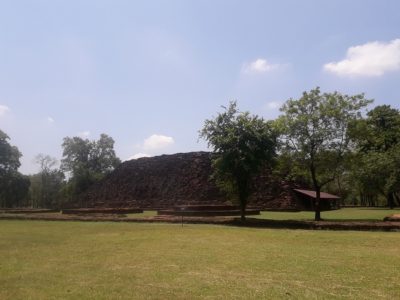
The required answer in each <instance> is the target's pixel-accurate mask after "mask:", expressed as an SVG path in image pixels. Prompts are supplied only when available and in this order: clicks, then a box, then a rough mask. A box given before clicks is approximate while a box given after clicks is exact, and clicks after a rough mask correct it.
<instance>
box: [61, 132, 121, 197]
mask: <svg viewBox="0 0 400 300" xmlns="http://www.w3.org/2000/svg"><path fill="white" fill-rule="evenodd" d="M62 147H63V159H62V160H61V169H62V170H63V171H65V172H68V173H69V174H70V176H71V178H70V180H69V183H68V184H69V186H68V187H67V188H66V189H65V191H68V192H72V194H73V196H77V195H79V194H80V193H82V192H83V191H85V190H87V189H88V188H89V187H90V186H91V185H92V184H93V183H95V182H97V181H99V180H100V179H101V178H103V177H104V176H105V175H106V174H107V173H109V172H111V171H112V170H114V168H115V167H116V166H117V165H118V164H119V163H120V162H121V161H120V159H119V158H117V157H116V155H115V151H114V140H113V139H112V138H111V137H109V136H108V135H106V134H101V135H100V139H99V140H98V141H90V140H88V139H82V138H80V137H72V138H70V137H66V138H64V142H63V144H62Z"/></svg>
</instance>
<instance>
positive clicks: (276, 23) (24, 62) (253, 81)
mask: <svg viewBox="0 0 400 300" xmlns="http://www.w3.org/2000/svg"><path fill="white" fill-rule="evenodd" d="M317 86H319V87H320V88H321V91H323V92H333V91H339V92H341V93H344V94H350V95H352V94H359V93H365V96H366V98H368V99H374V100H375V101H374V104H373V106H374V105H380V104H390V105H391V106H392V107H395V108H400V1H397V0H393V1H388V0H381V1H368V0H352V1H350V0H343V1H339V0H336V1H335V0H331V1H320V0H315V1H305V0H302V1H301V0H297V1H294V0H293V1H282V0H281V1H267V0H263V1H255V0H248V1H234V0H225V1H224V0H202V1H200V0H198V1H194V0H193V1H189V0H182V1H177V0H159V1H152V0H147V1H145V0H143V1H123V0H112V1H111V0H79V1H78V0H76V1H75V0H65V1H63V0H35V1H31V0H26V1H22V0H13V1H7V0H0V129H1V130H3V131H4V132H6V133H7V134H8V135H9V136H10V143H11V144H12V145H15V146H17V147H18V149H19V150H20V152H21V153H22V154H23V157H22V158H21V163H22V165H21V167H20V169H19V170H20V172H22V173H24V174H33V173H35V172H37V171H38V169H39V167H38V165H37V164H36V163H35V162H34V158H35V156H36V155H37V154H39V153H43V154H48V155H50V156H53V157H55V158H57V159H58V160H60V159H61V158H62V147H61V144H62V141H63V138H64V137H67V136H69V137H72V136H80V137H83V138H88V139H90V140H93V139H96V140H97V139H98V138H99V136H100V134H101V133H106V134H108V135H109V136H111V137H112V138H113V139H114V140H115V150H116V153H117V156H118V157H120V158H121V159H122V160H128V159H131V158H138V157H141V156H153V155H160V154H168V153H176V152H188V151H199V150H207V145H206V143H205V142H204V141H201V140H200V141H199V138H198V131H199V130H200V129H201V128H202V126H203V124H204V120H205V119H207V118H212V117H213V116H215V115H216V114H217V113H218V112H221V111H222V109H221V106H222V105H227V104H228V103H229V101H231V100H237V102H238V106H239V109H240V110H242V111H247V110H248V111H250V112H251V113H253V114H257V115H259V116H261V117H263V118H265V119H274V118H276V117H277V116H278V115H279V113H280V112H279V107H280V106H281V105H282V104H283V103H284V102H285V101H286V100H288V99H289V98H294V99H298V98H299V97H301V94H302V92H303V91H308V90H310V89H313V88H315V87H317ZM373 106H371V107H370V108H372V107H373Z"/></svg>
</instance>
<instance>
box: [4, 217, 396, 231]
mask: <svg viewBox="0 0 400 300" xmlns="http://www.w3.org/2000/svg"><path fill="white" fill-rule="evenodd" d="M0 220H40V221H84V222H128V223H129V222H132V223H182V222H183V223H185V224H215V225H229V226H240V227H256V228H280V229H309V230H310V229H311V230H356V231H400V222H382V221H377V222H371V221H365V222H364V221H363V222H362V221H358V222H349V221H343V222H331V221H318V222H317V221H294V220H266V219H256V218H247V220H246V222H244V223H242V222H241V221H240V219H238V218H232V217H201V218H200V217H184V218H182V217H172V216H163V217H160V216H156V217H143V218H123V217H121V216H106V215H104V216H90V215H85V216H83V215H62V214H59V215H51V216H50V215H39V214H32V215H29V214H27V215H11V214H9V215H7V214H0Z"/></svg>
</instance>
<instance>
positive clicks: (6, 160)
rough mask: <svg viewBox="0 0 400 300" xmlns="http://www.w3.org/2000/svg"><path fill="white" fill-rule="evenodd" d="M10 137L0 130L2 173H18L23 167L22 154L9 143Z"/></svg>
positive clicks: (0, 170)
mask: <svg viewBox="0 0 400 300" xmlns="http://www.w3.org/2000/svg"><path fill="white" fill-rule="evenodd" d="M9 139H10V138H9V136H8V135H7V134H5V133H4V132H3V131H1V130H0V173H1V174H4V173H7V172H9V171H17V170H18V168H19V167H20V166H21V163H20V162H19V159H20V158H21V156H22V154H21V153H20V152H19V150H18V148H17V147H15V146H11V145H10V144H9V142H8V140H9Z"/></svg>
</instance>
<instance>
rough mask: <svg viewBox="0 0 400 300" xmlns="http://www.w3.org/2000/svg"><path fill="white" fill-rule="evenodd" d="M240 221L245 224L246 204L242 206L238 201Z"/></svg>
mask: <svg viewBox="0 0 400 300" xmlns="http://www.w3.org/2000/svg"><path fill="white" fill-rule="evenodd" d="M240 202H241V203H240V221H241V222H245V221H246V204H242V201H240Z"/></svg>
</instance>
